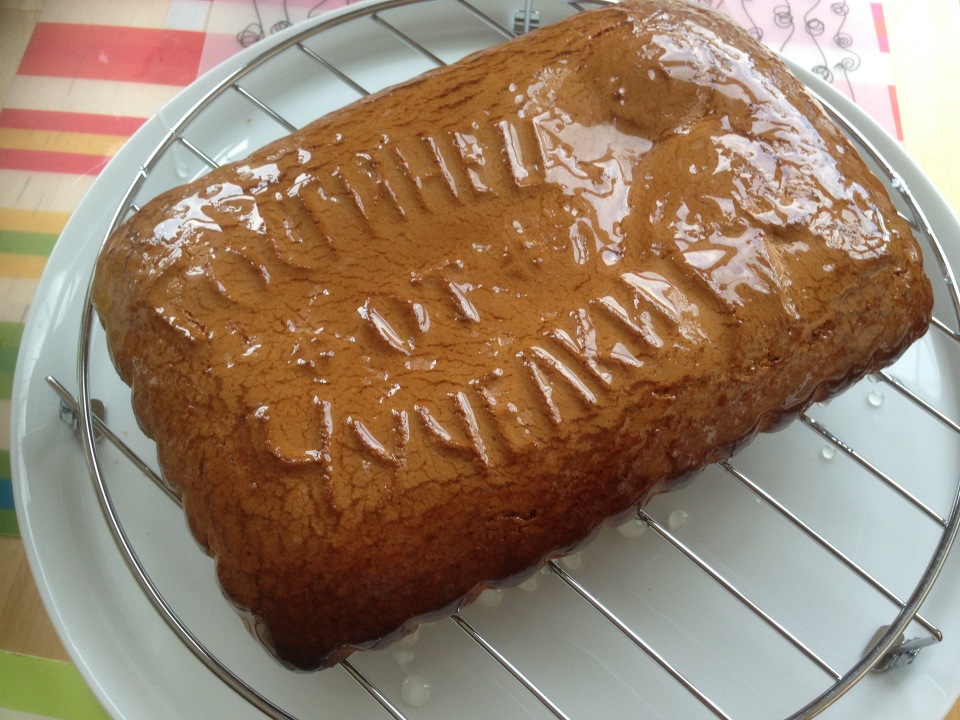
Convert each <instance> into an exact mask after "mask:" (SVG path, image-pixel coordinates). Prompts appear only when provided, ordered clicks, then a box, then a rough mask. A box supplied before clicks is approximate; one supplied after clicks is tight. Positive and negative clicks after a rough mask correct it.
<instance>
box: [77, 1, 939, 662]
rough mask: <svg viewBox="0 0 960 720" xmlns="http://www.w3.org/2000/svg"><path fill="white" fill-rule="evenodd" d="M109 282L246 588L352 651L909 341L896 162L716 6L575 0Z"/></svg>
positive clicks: (114, 349) (913, 321)
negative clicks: (867, 145) (889, 175)
mask: <svg viewBox="0 0 960 720" xmlns="http://www.w3.org/2000/svg"><path fill="white" fill-rule="evenodd" d="M93 301H94V304H95V307H96V310H97V312H98V314H99V317H100V319H101V321H102V324H103V326H104V327H105V329H106V335H107V342H108V346H109V349H110V353H111V356H112V358H113V361H114V363H115V365H116V368H117V370H118V372H119V374H120V375H121V377H122V378H123V380H124V381H125V382H126V383H128V384H129V385H130V387H131V388H132V397H133V403H134V407H135V411H136V416H137V418H138V420H139V422H140V423H141V425H142V428H143V430H144V431H145V432H146V433H147V434H148V435H149V436H150V437H152V438H154V439H155V441H156V445H157V449H158V455H159V462H160V465H161V467H162V470H163V473H164V475H165V477H166V479H167V481H168V482H169V483H170V484H171V485H172V486H173V487H174V488H176V490H177V492H178V493H179V495H180V496H181V498H182V502H183V510H184V512H185V515H186V518H187V522H188V524H189V528H190V529H191V531H192V532H193V534H194V536H195V537H196V539H197V540H198V541H199V543H200V544H201V546H202V547H203V548H204V549H205V550H206V551H207V552H208V553H210V555H211V556H212V557H214V558H215V559H216V568H217V575H218V580H219V582H220V583H221V585H222V588H223V590H224V592H225V594H226V596H227V597H228V598H229V599H230V600H231V601H232V603H233V604H235V606H236V607H237V609H238V610H239V611H240V613H241V615H242V616H243V617H244V618H245V619H246V620H247V622H248V624H249V625H250V626H251V627H252V628H253V630H254V631H255V633H256V635H258V636H259V637H260V638H261V639H262V640H263V642H264V643H265V644H266V646H267V647H268V648H269V649H270V650H271V651H272V652H273V653H274V654H275V656H276V657H277V658H279V659H280V660H281V661H282V662H283V663H285V664H287V665H288V666H290V667H293V668H300V669H316V668H321V667H326V666H329V665H332V664H335V663H337V662H339V661H341V660H342V659H344V658H345V657H347V656H348V655H349V654H350V653H351V652H353V651H354V650H356V649H360V648H371V647H375V646H377V645H378V644H381V643H383V642H386V641H388V640H390V639H392V638H396V637H398V636H400V635H401V634H402V633H404V632H407V631H409V630H411V629H412V628H414V627H416V625H417V623H418V622H422V621H423V620H424V619H425V618H434V617H437V616H438V615H441V614H443V613H449V612H452V611H455V610H457V608H458V607H460V606H461V605H462V604H463V603H465V602H468V601H470V599H472V598H473V597H475V596H476V594H477V593H478V592H480V591H481V590H482V589H483V588H486V587H490V586H499V585H503V584H508V583H510V582H511V581H515V580H516V579H517V578H522V577H523V576H524V574H525V573H528V572H530V571H531V570H532V569H535V568H537V567H538V566H539V565H541V564H542V563H543V562H544V560H545V559H547V558H551V557H555V556H557V555H559V554H562V553H564V552H566V551H569V549H570V548H573V547H576V546H577V545H578V544H579V543H581V542H582V541H583V540H584V539H585V538H587V537H589V536H590V535H591V533H593V532H594V531H595V530H596V529H597V528H598V527H600V526H602V525H603V523H604V522H605V521H607V520H608V519H610V518H617V517H623V514H624V513H628V512H630V511H631V509H635V508H636V507H637V506H639V505H641V504H642V503H644V502H645V501H647V500H648V499H649V498H650V497H651V495H653V494H654V493H657V492H660V491H662V490H665V489H667V488H669V486H670V484H671V482H672V481H674V480H675V479H677V478H680V477H685V476H688V475H690V474H691V473H693V472H695V471H696V470H698V469H699V468H702V467H703V466H704V465H706V464H709V463H711V462H714V461H717V460H720V459H722V458H725V457H727V456H729V454H730V453H731V452H733V450H734V449H735V448H736V447H738V446H739V445H741V444H742V443H744V442H745V441H747V440H749V439H750V438H751V437H753V436H754V435H755V434H756V433H757V432H759V431H764V430H767V429H769V428H771V427H772V426H774V425H776V424H778V423H780V422H782V421H785V420H788V419H790V418H792V417H794V416H795V415H796V414H797V413H799V412H800V411H802V410H803V409H804V408H806V407H807V406H808V405H809V404H810V403H812V402H814V401H818V400H823V399H824V398H826V397H827V396H828V395H830V394H831V393H834V392H836V391H839V390H841V389H843V388H844V387H846V386H848V385H849V384H850V383H852V382H854V381H856V380H857V379H858V378H860V377H862V376H863V375H864V374H866V373H869V372H873V371H875V370H877V369H879V368H880V367H882V366H883V365H885V364H887V363H889V362H891V361H893V360H894V359H895V358H896V357H897V356H898V355H899V354H900V353H901V352H902V351H903V350H904V349H905V348H906V347H907V346H908V345H909V344H910V343H911V342H913V341H914V340H915V339H917V338H918V337H919V336H921V335H922V334H923V333H924V332H925V329H926V327H927V325H928V322H929V320H930V315H931V310H932V294H931V288H930V286H929V283H928V280H927V278H926V276H925V275H924V271H923V268H922V263H921V254H920V250H919V248H918V246H917V244H916V242H915V240H914V239H913V237H912V235H911V233H910V230H909V228H908V226H907V225H906V224H905V223H904V222H903V221H902V219H901V218H900V217H898V215H897V212H896V211H895V209H894V206H893V205H892V203H891V200H890V199H889V197H888V196H887V195H886V194H885V191H884V189H883V186H882V185H881V183H880V182H879V181H878V180H877V179H876V178H875V177H874V176H873V175H872V174H871V173H870V172H869V170H868V169H867V168H866V167H865V165H864V163H863V162H862V160H861V159H860V158H859V157H858V155H857V153H856V152H855V150H854V148H853V147H852V146H851V144H850V143H849V142H848V141H847V140H846V139H845V138H844V136H843V135H842V134H841V132H839V131H838V129H837V128H836V127H835V126H834V125H833V124H832V123H831V122H830V121H829V120H828V119H827V117H826V116H825V114H824V112H823V111H822V110H821V108H820V107H819V106H818V104H817V103H816V102H815V101H814V100H813V99H812V98H811V96H810V95H809V94H808V93H807V92H806V91H805V89H804V88H803V87H802V86H801V84H800V83H799V82H798V81H797V79H795V77H793V76H792V75H791V74H790V73H789V72H788V70H787V69H786V68H785V67H784V65H783V64H782V63H781V61H779V60H778V59H777V58H776V57H775V56H774V55H773V54H772V53H770V52H768V51H766V50H765V49H764V48H763V47H761V46H759V45H758V44H757V43H756V42H755V41H754V40H753V39H752V38H751V37H750V36H749V35H748V34H746V33H745V32H743V31H741V30H739V29H737V28H735V27H733V26H732V25H731V24H730V23H729V22H728V21H726V20H724V19H723V18H722V17H721V16H720V15H718V14H715V13H714V12H712V11H708V10H706V9H704V8H702V7H699V6H696V5H692V4H691V5H688V4H685V3H682V2H677V1H675V0H662V1H649V0H647V1H644V0H637V1H633V2H628V3H624V4H622V5H619V6H611V7H604V8H601V9H597V10H591V11H588V12H584V13H582V14H578V15H576V16H575V17H572V18H570V19H568V20H566V21H564V22H562V23H560V24H557V25H553V26H549V27H546V28H542V29H540V30H537V31H535V32H532V33H530V34H528V35H527V36H524V37H522V38H520V39H517V40H514V41H510V42H508V43H506V44H503V45H500V46H497V47H495V48H492V49H489V50H486V51H483V52H481V53H479V54H476V55H473V56H470V57H469V58H467V59H465V60H463V61H461V62H459V63H457V64H455V65H452V66H450V67H445V68H441V69H438V70H436V71H432V72H430V73H427V74H426V75H423V76H421V77H419V78H416V79H414V80H412V81H409V82H407V83H405V84H402V85H400V86H397V87H394V88H391V89H389V90H387V91H383V92H381V93H378V94H376V95H373V96H370V97H369V98H365V99H363V100H361V101H360V102H357V103H356V104H354V105H351V106H349V107H346V108H344V109H342V110H339V111H337V112H334V113H333V114H331V115H328V116H326V117H323V118H321V119H319V120H317V121H315V122H313V123H312V124H310V125H309V126H307V127H305V128H303V129H302V130H300V131H298V132H296V133H293V134H291V135H290V136H288V137H286V138H283V139H281V140H279V141H276V142H274V143H272V144H270V145H268V146H266V147H264V148H262V149H260V150H258V151H256V152H254V153H253V154H252V155H250V156H249V157H248V158H247V159H245V160H243V161H241V162H236V163H233V164H230V165H226V166H223V167H220V168H218V169H216V170H215V171H213V172H211V173H210V174H209V175H207V176H206V177H203V178H202V179H200V180H198V181H196V182H192V183H190V184H188V185H185V186H183V187H179V188H177V189H174V190H171V191H169V192H165V193H163V194H161V195H160V196H159V197H157V198H156V199H154V200H152V201H151V202H149V203H148V204H146V205H145V206H144V207H143V208H142V209H140V210H139V212H137V213H136V215H134V216H132V217H131V218H130V219H129V220H128V221H126V222H125V223H124V224H123V225H122V226H121V227H120V228H119V229H118V230H117V231H116V232H115V233H114V234H113V235H112V236H111V237H110V238H109V240H108V241H107V243H106V245H105V247H104V248H103V250H102V253H101V255H100V257H99V260H98V263H97V266H96V271H95V279H94V286H93Z"/></svg>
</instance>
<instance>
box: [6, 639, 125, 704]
mask: <svg viewBox="0 0 960 720" xmlns="http://www.w3.org/2000/svg"><path fill="white" fill-rule="evenodd" d="M109 717H110V716H109V715H108V714H107V712H106V711H105V710H104V709H103V707H102V706H101V705H100V702H99V701H98V700H97V698H96V697H95V696H94V694H93V692H91V690H90V688H88V687H87V685H86V683H85V682H84V681H83V677H82V676H81V675H80V672H79V671H78V670H77V668H76V667H74V666H73V665H71V664H70V663H68V662H64V661H63V660H47V659H46V658H38V657H32V656H30V655H20V654H18V653H11V652H6V651H3V650H0V720H28V719H29V720H48V719H50V720H53V719H56V720H107V718H109Z"/></svg>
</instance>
